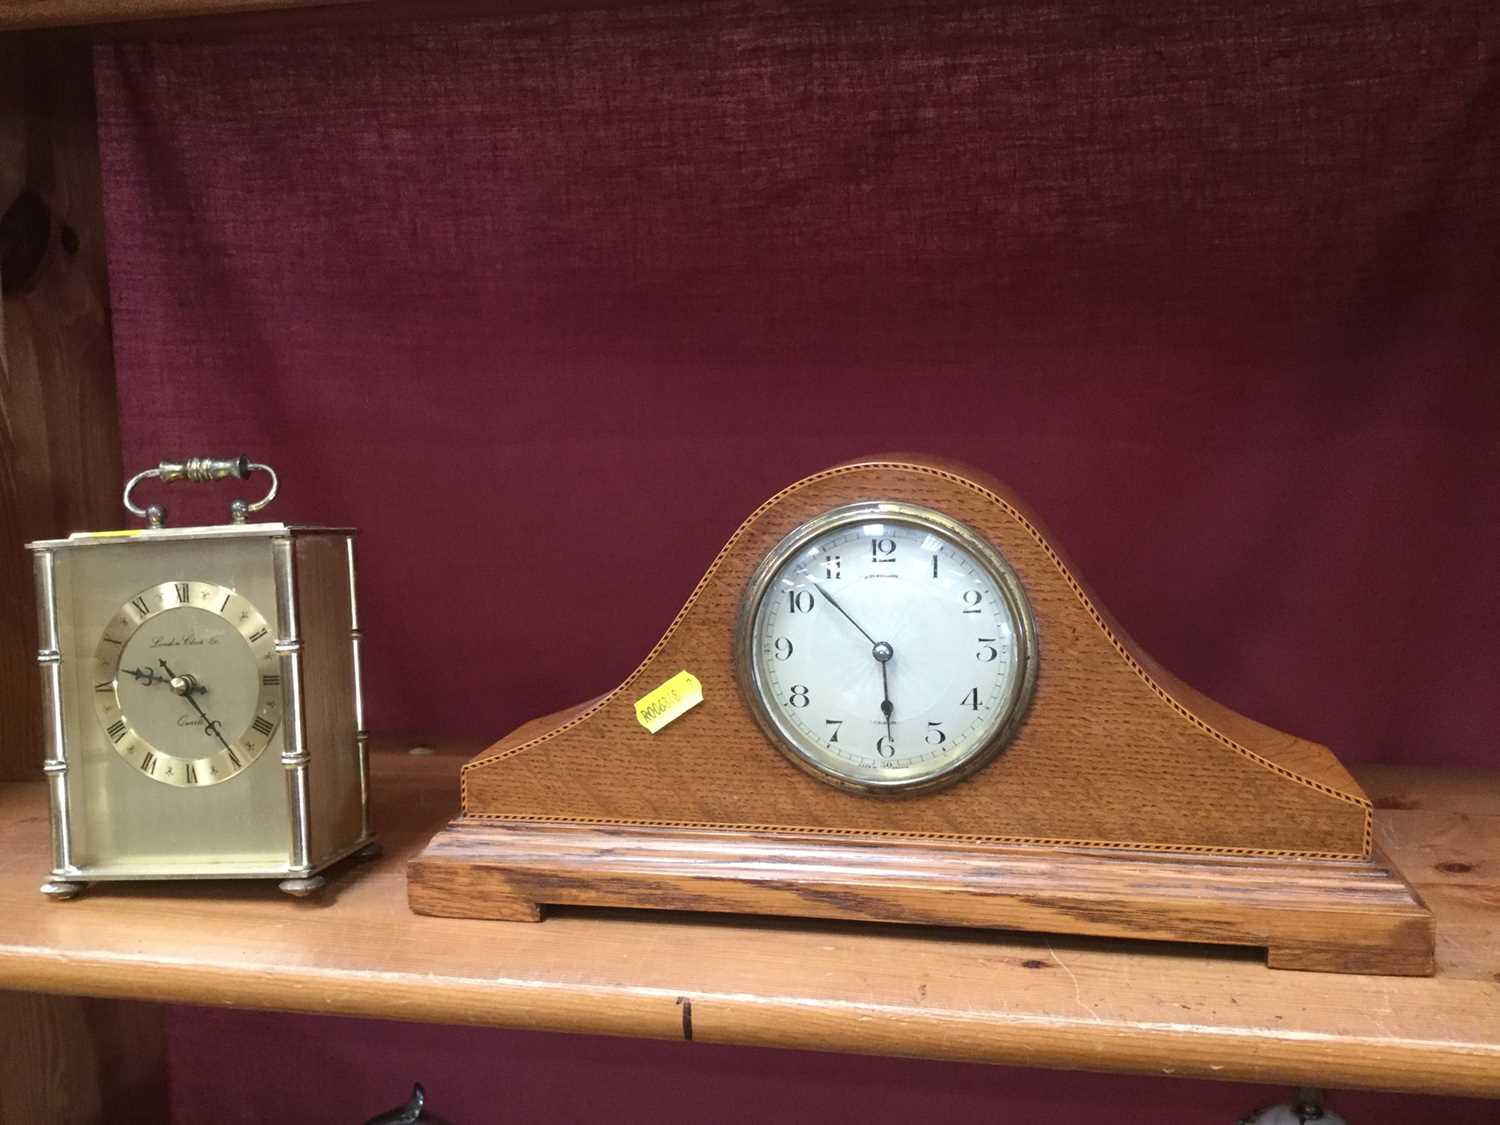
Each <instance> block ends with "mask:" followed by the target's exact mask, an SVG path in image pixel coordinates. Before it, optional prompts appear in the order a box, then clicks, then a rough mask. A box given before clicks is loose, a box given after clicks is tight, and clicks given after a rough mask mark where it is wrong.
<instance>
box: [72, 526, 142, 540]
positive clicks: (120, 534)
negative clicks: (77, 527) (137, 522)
mask: <svg viewBox="0 0 1500 1125" xmlns="http://www.w3.org/2000/svg"><path fill="white" fill-rule="evenodd" d="M140 533H141V529H140V528H138V527H132V528H129V529H128V530H126V531H83V532H79V533H78V534H77V535H75V536H72V537H71V538H76V539H134V538H135V537H136V536H137V535H139V534H140Z"/></svg>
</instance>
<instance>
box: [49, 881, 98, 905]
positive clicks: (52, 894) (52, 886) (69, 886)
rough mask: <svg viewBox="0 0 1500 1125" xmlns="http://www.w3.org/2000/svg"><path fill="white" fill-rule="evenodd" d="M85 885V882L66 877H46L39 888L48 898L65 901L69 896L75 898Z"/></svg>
mask: <svg viewBox="0 0 1500 1125" xmlns="http://www.w3.org/2000/svg"><path fill="white" fill-rule="evenodd" d="M87 887H88V884H87V883H73V882H69V881H68V880H67V879H48V880H47V881H46V882H45V883H43V884H42V887H41V890H42V894H44V895H46V896H47V897H48V898H50V899H55V900H56V901H58V902H67V901H68V899H70V898H77V897H78V896H79V895H81V894H82V893H83V892H84V890H85V888H87Z"/></svg>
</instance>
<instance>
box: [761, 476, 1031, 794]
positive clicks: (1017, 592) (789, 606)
mask: <svg viewBox="0 0 1500 1125" xmlns="http://www.w3.org/2000/svg"><path fill="white" fill-rule="evenodd" d="M1035 633H1036V630H1035V626H1034V624H1033V623H1032V618H1031V611H1030V609H1029V607H1028V606H1027V603H1026V598H1025V594H1024V593H1023V591H1022V589H1021V586H1020V583H1019V582H1018V581H1017V579H1016V577H1015V574H1014V572H1013V571H1012V570H1011V568H1010V566H1009V564H1007V563H1006V561H1005V560H1004V559H1003V558H1002V557H1001V556H1000V554H999V553H998V552H997V551H996V550H995V549H994V548H993V547H991V546H990V545H989V544H988V543H986V542H984V541H983V540H982V539H980V537H979V536H977V535H976V534H974V533H973V532H972V531H970V530H969V529H968V528H966V527H964V526H963V525H962V524H961V523H959V522H957V521H955V520H953V519H951V518H949V517H947V516H944V515H942V514H940V513H938V512H935V511H931V510H928V509H924V508H921V507H917V506H915V505H910V504H898V503H867V504H855V505H850V506H847V507H842V508H838V509H835V510H833V511H830V512H826V513H824V514H823V515H820V516H818V517H817V518H815V519H812V520H810V521H808V522H807V523H805V524H804V525H802V526H801V527H799V528H797V529H796V530H795V531H793V532H792V533H791V534H790V535H789V536H787V538H786V539H785V540H783V541H782V542H781V543H780V544H779V545H778V546H777V547H776V548H775V549H774V550H772V551H771V552H770V553H769V554H768V555H767V556H766V558H765V559H764V560H763V561H762V562H761V564H760V566H759V567H758V568H757V569H756V571H755V573H754V574H753V576H752V578H751V580H750V584H749V587H748V590H747V593H746V598H745V604H744V606H743V608H742V611H741V618H740V635H739V645H738V656H739V659H738V666H739V670H740V678H741V688H742V690H743V692H744V694H745V696H746V699H747V702H748V703H749V704H750V708H751V710H752V712H753V713H754V714H755V716H756V718H757V720H758V721H759V722H760V724H761V725H762V727H763V728H765V730H766V732H767V733H768V734H769V735H770V736H771V738H772V740H773V741H774V742H775V743H776V744H777V745H778V746H779V747H780V748H781V749H782V750H783V751H785V752H786V753H787V754H789V755H790V756H791V758H792V760H793V761H795V762H796V763H797V764H798V765H800V766H802V767H803V768H805V769H807V770H810V771H811V772H813V773H814V774H815V775H817V776H818V777H820V778H822V779H823V780H825V781H828V782H830V783H831V784H834V785H838V786H841V787H844V788H851V789H858V790H864V791H872V792H884V793H911V792H920V791H926V790H929V789H932V788H935V787H937V786H940V785H945V784H948V783H950V782H953V781H956V780H958V779H959V778H962V777H965V776H967V775H968V774H970V773H972V772H973V771H974V770H976V769H978V768H979V767H980V766H982V765H983V764H984V763H985V762H986V761H988V760H989V759H990V757H992V756H993V755H994V754H995V753H996V752H998V751H999V750H1000V749H1001V748H1002V747H1003V746H1004V745H1005V743H1006V742H1007V741H1008V740H1009V738H1010V736H1011V735H1012V734H1013V733H1014V731H1015V729H1016V727H1017V726H1018V725H1019V723H1020V720H1021V719H1022V717H1023V716H1024V713H1025V709H1026V705H1027V702H1028V701H1029V699H1030V696H1031V689H1032V685H1033V683H1034V681H1035V677H1036V642H1035Z"/></svg>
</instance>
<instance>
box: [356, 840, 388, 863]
mask: <svg viewBox="0 0 1500 1125" xmlns="http://www.w3.org/2000/svg"><path fill="white" fill-rule="evenodd" d="M384 854H385V848H383V847H381V846H380V841H379V840H371V841H370V842H369V843H368V844H366V845H365V846H364V847H362V848H360V849H359V851H357V852H355V853H354V860H355V862H357V863H369V862H370V861H371V860H372V859H379V858H380V857H381V856H382V855H384Z"/></svg>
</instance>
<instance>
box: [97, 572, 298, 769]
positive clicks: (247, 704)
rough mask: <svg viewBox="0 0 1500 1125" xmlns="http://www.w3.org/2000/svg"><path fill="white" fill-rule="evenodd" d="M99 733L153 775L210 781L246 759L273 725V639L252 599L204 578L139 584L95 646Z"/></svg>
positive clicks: (276, 674)
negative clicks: (154, 584) (146, 585)
mask: <svg viewBox="0 0 1500 1125" xmlns="http://www.w3.org/2000/svg"><path fill="white" fill-rule="evenodd" d="M94 669H95V671H94V677H93V680H94V683H93V694H94V713H95V714H96V715H97V716H98V719H99V723H100V726H101V727H102V728H103V737H104V738H105V739H106V740H107V741H108V742H109V744H110V745H111V746H113V748H114V750H115V752H116V753H118V754H119V755H120V756H121V757H122V758H124V759H125V761H127V762H129V763H130V764H131V765H132V766H134V767H135V768H136V769H137V770H139V771H140V772H141V773H142V774H144V775H145V776H146V777H149V778H151V779H152V780H153V781H159V782H162V783H164V784H166V785H176V786H204V785H216V784H218V783H219V782H223V781H228V780H229V779H230V778H232V777H234V776H235V775H236V774H238V773H239V772H240V771H241V770H243V769H245V768H246V767H247V766H249V765H250V764H251V763H252V762H254V761H255V760H256V759H257V758H258V757H259V756H260V755H261V753H262V752H263V751H264V750H265V749H266V747H267V746H268V745H269V744H270V741H271V739H272V737H273V736H274V734H275V732H276V728H277V727H278V726H280V724H281V668H280V663H279V659H278V657H277V655H276V642H275V638H274V637H272V635H271V630H270V627H269V626H268V625H267V624H266V621H265V618H264V617H262V616H261V613H260V611H259V610H258V609H256V607H255V606H254V605H252V604H251V603H250V602H249V601H248V600H247V599H245V598H244V597H242V596H241V595H240V594H238V593H236V592H235V591H233V590H231V589H228V588H227V587H224V586H219V585H217V584H215V583H212V582H192V581H174V582H163V583H161V584H159V585H156V586H152V587H150V588H149V589H146V590H142V591H141V592H140V593H139V594H137V595H136V596H135V597H133V598H131V599H130V600H129V601H127V602H126V603H125V604H124V605H122V606H121V607H120V608H119V610H118V611H117V612H116V613H115V615H114V617H113V618H112V619H111V620H110V622H109V623H108V624H107V625H106V626H105V627H104V632H103V634H102V635H101V636H100V638H99V643H98V646H97V647H96V649H95V652H94Z"/></svg>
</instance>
